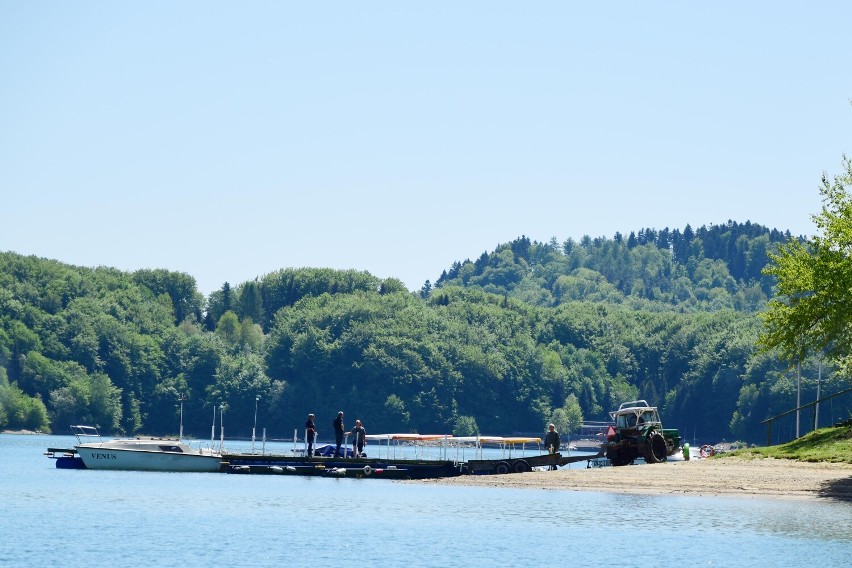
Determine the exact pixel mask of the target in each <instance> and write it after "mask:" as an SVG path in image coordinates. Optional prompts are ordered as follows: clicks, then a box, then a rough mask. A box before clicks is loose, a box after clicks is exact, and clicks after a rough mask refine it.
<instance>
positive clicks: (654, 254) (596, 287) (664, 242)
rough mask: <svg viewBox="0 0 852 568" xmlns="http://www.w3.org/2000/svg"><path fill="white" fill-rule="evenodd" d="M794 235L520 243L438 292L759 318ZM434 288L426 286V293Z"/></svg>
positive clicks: (668, 233) (728, 228)
mask: <svg viewBox="0 0 852 568" xmlns="http://www.w3.org/2000/svg"><path fill="white" fill-rule="evenodd" d="M790 238H791V235H790V232H789V231H787V232H783V233H782V232H781V231H779V230H777V229H768V228H766V227H763V226H761V225H757V224H752V223H751V222H748V221H747V222H746V223H736V222H734V221H728V223H726V224H724V225H711V226H709V227H707V226H702V227H701V228H699V229H698V230H695V231H693V229H692V228H691V227H690V226H689V225H687V226H686V227H685V228H684V229H683V231H681V230H679V229H674V230H669V229H668V228H666V229H663V230H661V231H657V230H655V229H641V230H639V231H638V233H637V232H631V233H630V235H628V236H627V237H626V238H625V237H624V236H623V235H621V234H619V233H616V234H615V236H614V237H613V238H612V239H607V238H596V239H592V238H590V237H588V236H586V237H583V238H582V239H581V240H580V242H576V241H574V240H572V239H569V240H567V241H565V242H563V243H562V244H561V245H560V244H558V243H557V242H556V240H555V239H552V240H551V241H550V242H549V243H538V242H530V240H529V239H528V238H526V237H521V238H519V239H517V240H515V241H513V242H511V243H509V244H503V245H499V246H497V247H496V249H495V250H494V252H491V253H488V252H484V253H482V255H481V256H480V257H479V258H478V259H477V260H476V261H473V262H471V261H470V260H465V261H464V262H455V263H454V264H453V265H452V267H451V268H450V269H449V270H448V271H445V272H444V273H443V274H441V276H440V278H438V280H437V281H436V282H435V283H434V285H435V286H436V287H442V286H465V287H476V288H480V289H482V290H485V291H487V292H492V293H495V294H501V295H507V296H509V297H512V298H518V299H520V300H522V301H524V302H527V303H531V304H534V305H540V306H555V305H559V304H561V303H564V302H571V301H600V302H605V303H616V304H622V303H625V302H629V303H630V304H631V305H633V306H636V307H644V308H648V309H661V308H669V309H670V308H676V309H679V310H683V311H696V310H701V311H713V310H719V309H735V310H740V311H755V310H757V309H759V308H761V307H762V306H763V305H764V304H765V303H766V301H767V299H768V298H769V297H770V296H771V295H772V286H773V282H772V280H771V278H769V277H767V276H764V275H763V274H762V272H761V271H762V270H763V267H764V266H765V265H766V263H767V261H768V258H767V255H766V253H767V251H769V250H771V249H772V247H774V246H776V245H777V244H778V243H783V242H787V241H788V240H790ZM431 287H432V285H431V284H430V283H427V284H426V286H424V289H423V290H422V293H424V294H427V293H428V292H429V291H430V290H431Z"/></svg>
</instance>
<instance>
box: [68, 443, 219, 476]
mask: <svg viewBox="0 0 852 568" xmlns="http://www.w3.org/2000/svg"><path fill="white" fill-rule="evenodd" d="M75 449H76V450H77V455H78V456H79V457H80V459H81V460H83V463H84V464H85V465H86V469H114V470H131V471H181V472H214V471H219V470H220V467H221V458H220V457H219V456H215V455H202V454H187V453H171V452H155V451H147V450H134V449H121V448H109V447H87V446H77V447H76V448H75Z"/></svg>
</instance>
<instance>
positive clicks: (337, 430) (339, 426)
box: [331, 410, 345, 458]
mask: <svg viewBox="0 0 852 568" xmlns="http://www.w3.org/2000/svg"><path fill="white" fill-rule="evenodd" d="M331 426H332V428H334V441H335V443H336V447H335V448H334V457H336V458H339V457H340V446H341V445H342V444H343V431H344V430H345V428H344V427H343V411H342V410H341V411H340V412H338V413H337V418H335V419H334V421H333V422H332V423H331Z"/></svg>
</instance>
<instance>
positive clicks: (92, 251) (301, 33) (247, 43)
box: [0, 0, 852, 294]
mask: <svg viewBox="0 0 852 568" xmlns="http://www.w3.org/2000/svg"><path fill="white" fill-rule="evenodd" d="M587 4H588V5H587ZM743 4H748V6H743ZM849 22H852V4H849V3H848V2H817V3H809V4H808V5H805V4H804V3H799V2H752V3H734V2H723V3H711V4H707V3H703V4H700V5H699V3H679V5H675V6H672V5H671V4H665V5H664V4H663V3H660V4H653V3H638V2H615V3H606V4H600V5H598V3H569V2H538V3H528V4H526V3H525V4H521V3H508V2H436V3H417V4H416V5H409V4H408V3H400V2H371V3H364V4H362V3H352V2H349V3H334V2H331V3H321V4H317V3H285V2H247V3H246V2H243V3H231V2H228V3H226V2H194V1H184V2H157V1H149V2H81V3H71V2H36V1H34V2H11V1H8V0H5V1H3V0H0V250H9V251H15V252H19V253H22V254H28V255H29V254H33V255H36V256H40V257H46V258H53V259H57V260H60V261H62V262H67V263H70V264H76V265H83V266H101V265H104V266H114V267H117V268H120V269H122V270H136V269H139V268H167V269H171V270H178V271H181V272H186V273H188V274H191V275H192V276H194V277H195V278H196V280H197V282H198V285H199V289H200V290H201V291H202V292H204V293H205V294H208V293H209V292H211V291H212V290H215V289H217V288H219V287H221V285H222V284H223V283H224V282H226V281H228V282H230V283H231V284H232V285H236V284H239V283H241V282H243V281H246V280H249V279H253V278H255V277H258V276H263V275H264V274H267V273H269V272H272V271H275V270H277V269H280V268H286V267H303V266H318V267H332V268H340V269H345V268H355V269H358V270H367V271H369V272H371V273H372V274H375V275H377V276H380V277H391V276H392V277H396V278H400V279H401V280H402V281H403V282H405V283H406V285H408V287H409V288H410V289H412V290H413V289H418V288H419V287H420V286H421V285H422V284H423V282H424V281H425V280H427V279H428V280H432V281H434V280H435V279H437V278H438V276H439V275H440V274H441V271H442V270H444V269H446V268H449V266H450V265H451V264H452V262H453V261H455V260H464V259H465V258H471V259H475V258H476V257H478V256H479V255H480V254H481V253H482V252H484V251H490V250H493V248H494V247H495V246H496V245H497V244H499V243H504V242H508V241H511V240H513V239H515V238H516V237H518V236H520V235H526V236H528V237H530V238H532V239H535V240H539V241H548V240H549V239H550V238H551V237H556V238H557V239H558V240H559V241H564V240H565V239H567V238H569V237H571V238H574V239H579V238H581V237H582V236H583V235H590V236H593V237H595V236H606V237H611V236H612V235H614V234H615V232H617V231H618V232H621V233H623V234H627V233H629V232H630V231H631V230H638V229H640V228H646V227H651V228H657V229H662V228H664V227H669V228H683V227H684V226H685V225H686V224H687V223H689V224H691V225H692V226H693V227H698V226H700V225H704V224H711V223H712V224H720V223H724V222H726V221H727V220H729V219H732V220H735V221H739V222H744V221H746V220H750V221H752V222H756V223H760V224H763V225H767V226H769V227H775V228H778V229H782V230H786V229H789V230H790V231H792V232H793V233H795V234H810V233H812V231H813V223H812V221H811V218H810V216H811V215H812V214H814V213H817V212H818V210H819V207H820V200H819V192H818V187H819V180H820V176H821V174H822V172H823V171H825V172H827V173H828V174H829V175H833V174H834V173H838V172H839V171H840V163H841V162H840V160H841V155H842V154H843V153H844V152H846V153H852V140H850V133H852V128H850V126H852V106H850V104H849V100H850V98H852V73H850V72H849V65H850V63H849V62H850V60H852V57H850V56H852V44H850V42H849V40H848V37H849V36H848V26H849Z"/></svg>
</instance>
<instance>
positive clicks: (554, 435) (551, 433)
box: [544, 422, 560, 470]
mask: <svg viewBox="0 0 852 568" xmlns="http://www.w3.org/2000/svg"><path fill="white" fill-rule="evenodd" d="M559 446H560V441H559V432H557V431H556V425H555V424H554V423H553V422H551V423H550V424H548V425H547V435H546V436H545V437H544V447H545V448H547V451H548V452H550V453H551V454H555V453H556V452H558V451H559ZM550 469H551V470H554V469H557V468H556V466H555V465H552V466H550Z"/></svg>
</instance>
